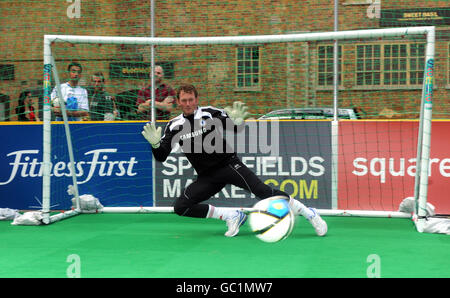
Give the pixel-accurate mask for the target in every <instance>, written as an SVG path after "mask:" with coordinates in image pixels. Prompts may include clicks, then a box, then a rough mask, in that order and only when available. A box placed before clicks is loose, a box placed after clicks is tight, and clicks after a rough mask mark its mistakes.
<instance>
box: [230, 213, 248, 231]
mask: <svg viewBox="0 0 450 298" xmlns="http://www.w3.org/2000/svg"><path fill="white" fill-rule="evenodd" d="M246 220H247V214H245V213H244V212H242V211H238V210H236V214H235V215H233V216H232V217H230V218H229V219H227V220H226V222H227V226H228V231H226V233H225V236H227V237H234V236H236V235H237V234H238V233H239V228H240V227H241V226H242V225H243V224H244V223H245V221H246Z"/></svg>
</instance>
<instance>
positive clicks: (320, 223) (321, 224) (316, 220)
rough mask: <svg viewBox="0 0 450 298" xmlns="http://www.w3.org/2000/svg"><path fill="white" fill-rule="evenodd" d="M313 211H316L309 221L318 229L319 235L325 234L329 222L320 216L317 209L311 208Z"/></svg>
mask: <svg viewBox="0 0 450 298" xmlns="http://www.w3.org/2000/svg"><path fill="white" fill-rule="evenodd" d="M309 209H310V210H311V211H312V212H314V215H313V216H312V217H311V218H310V219H309V222H310V223H311V224H312V226H313V227H314V230H316V234H317V235H318V236H325V235H326V234H327V231H328V226H327V223H326V222H325V221H324V220H323V219H322V217H320V215H319V213H317V211H316V209H314V208H309Z"/></svg>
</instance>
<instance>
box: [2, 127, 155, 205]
mask: <svg viewBox="0 0 450 298" xmlns="http://www.w3.org/2000/svg"><path fill="white" fill-rule="evenodd" d="M142 126H143V124H142V123H117V124H115V123H112V124H110V123H105V124H103V123H102V124H94V123H86V124H85V123H82V124H71V125H70V127H71V134H72V143H73V148H74V157H75V173H76V176H77V181H78V187H79V193H80V195H81V194H92V195H94V196H95V197H97V198H98V199H99V200H100V201H101V203H102V204H103V205H104V206H141V205H145V206H152V205H153V188H152V158H151V152H150V147H149V145H148V143H147V142H146V141H145V140H144V138H143V137H142V135H141V130H142ZM0 129H1V134H2V136H3V140H4V142H3V144H2V146H1V147H0V164H1V172H0V208H14V209H39V208H40V204H41V202H42V174H43V166H42V125H26V124H23V125H2V126H0ZM65 138H66V137H65V134H64V127H63V125H62V124H61V125H58V124H57V125H52V155H51V163H52V165H51V208H52V209H54V210H61V209H70V207H71V201H70V199H71V196H69V195H68V194H67V192H66V190H67V187H68V186H69V185H70V184H73V183H72V177H71V170H70V168H69V155H68V151H67V146H66V145H65V144H66V139H65Z"/></svg>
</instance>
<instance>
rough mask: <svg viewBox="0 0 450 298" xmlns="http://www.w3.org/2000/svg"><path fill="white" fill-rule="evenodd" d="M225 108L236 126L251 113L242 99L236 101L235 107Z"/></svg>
mask: <svg viewBox="0 0 450 298" xmlns="http://www.w3.org/2000/svg"><path fill="white" fill-rule="evenodd" d="M224 110H225V112H227V114H228V116H229V117H230V118H231V120H233V122H234V124H235V125H236V126H239V125H241V124H242V123H243V122H244V120H245V119H246V118H247V117H248V115H249V113H248V112H247V106H246V105H245V103H243V102H240V101H235V102H234V103H233V107H226V108H225V109H224Z"/></svg>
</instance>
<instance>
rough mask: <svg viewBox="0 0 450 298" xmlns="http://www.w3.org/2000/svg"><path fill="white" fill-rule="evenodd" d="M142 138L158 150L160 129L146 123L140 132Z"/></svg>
mask: <svg viewBox="0 0 450 298" xmlns="http://www.w3.org/2000/svg"><path fill="white" fill-rule="evenodd" d="M142 135H143V136H144V138H145V139H146V140H147V141H148V142H149V143H150V145H152V147H153V148H155V149H156V148H158V147H159V144H160V141H161V127H158V128H156V127H155V123H151V124H150V123H147V124H146V125H145V126H144V130H143V131H142Z"/></svg>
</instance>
